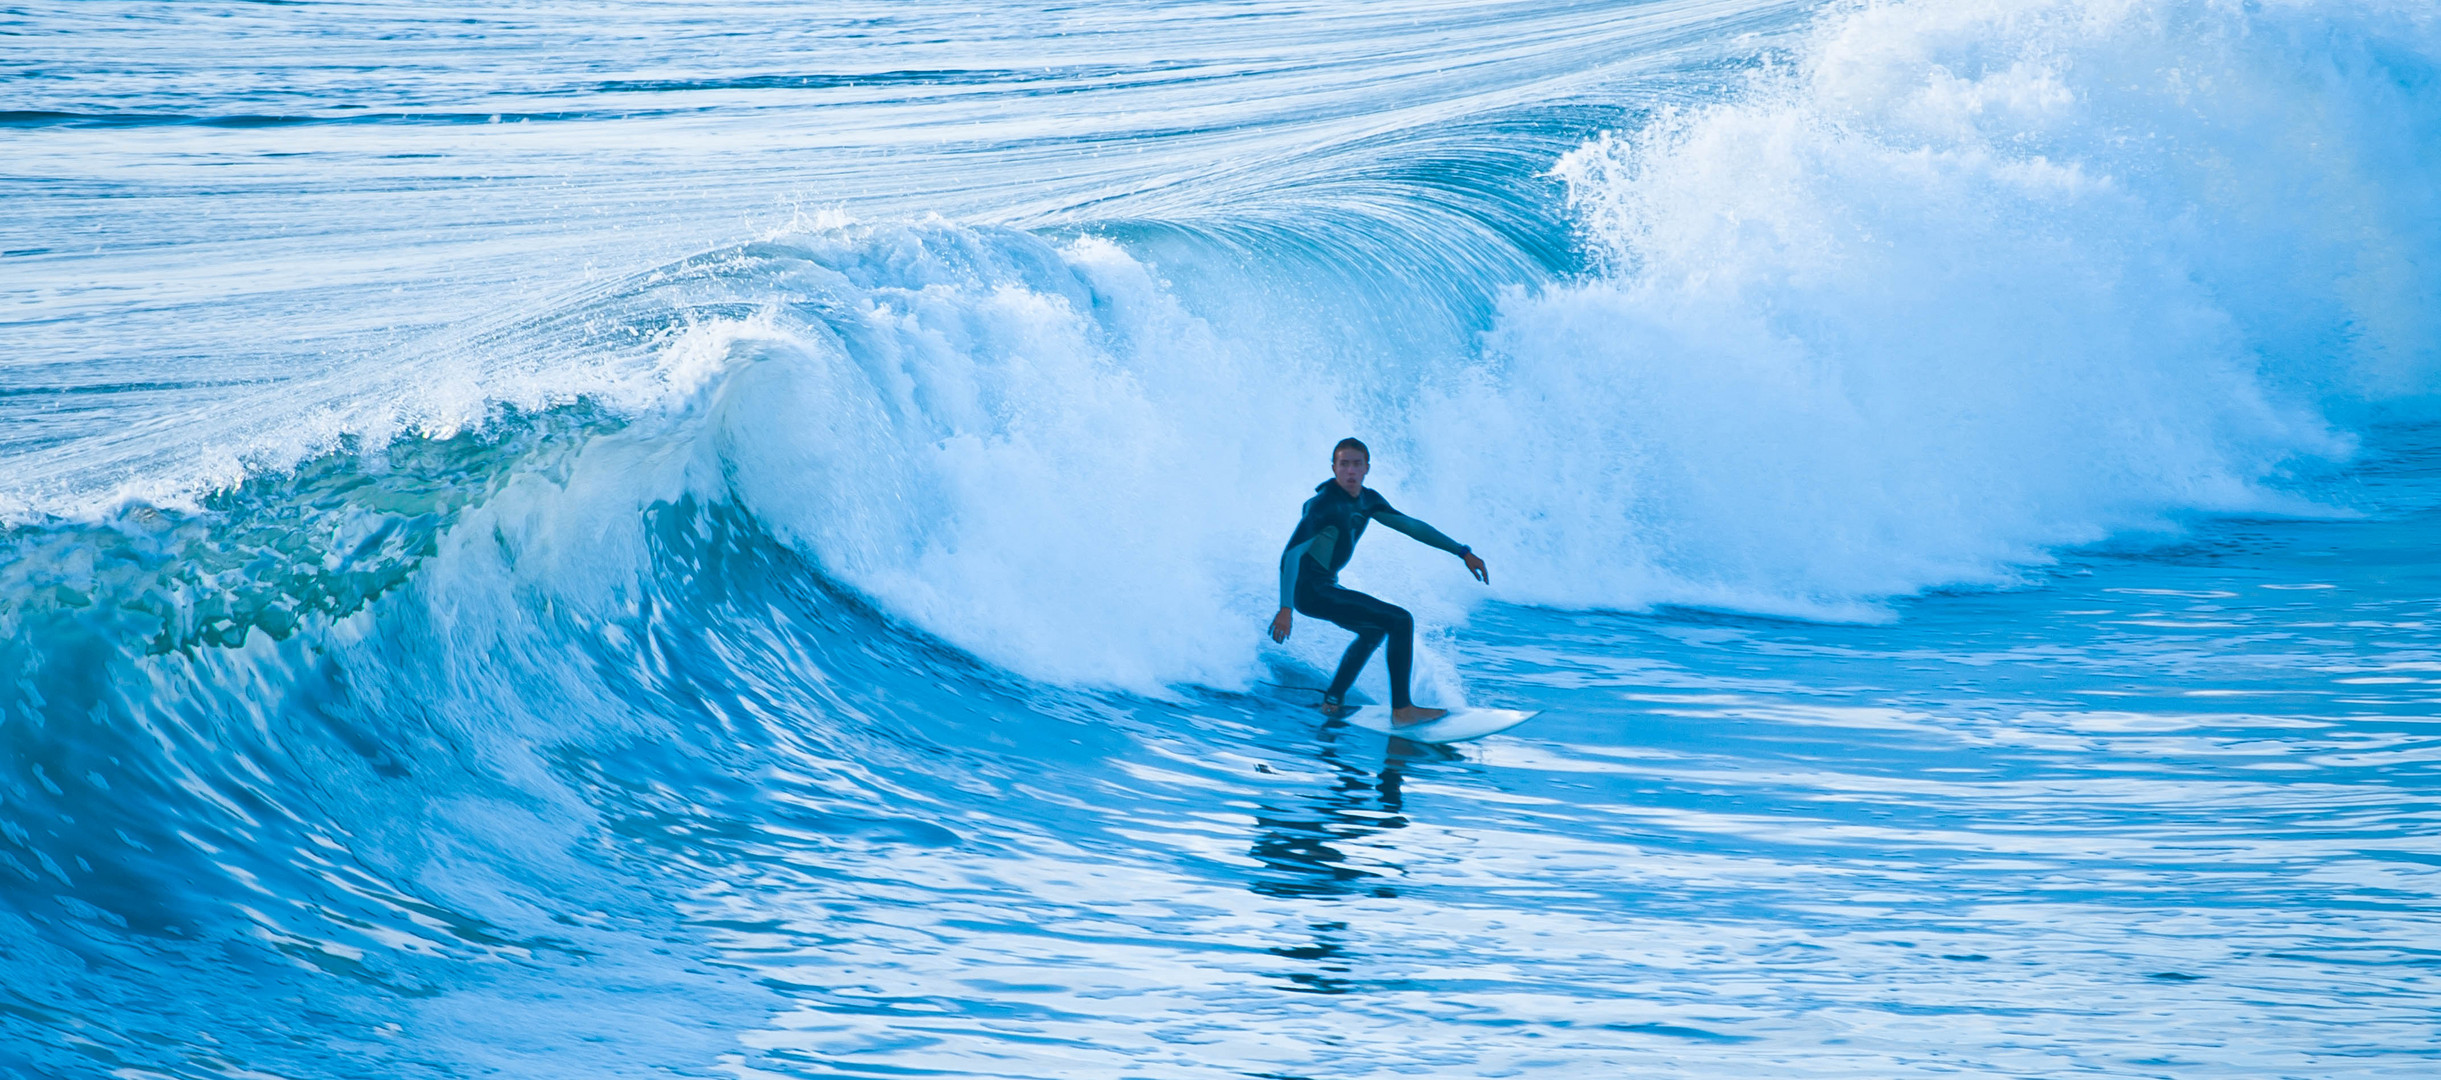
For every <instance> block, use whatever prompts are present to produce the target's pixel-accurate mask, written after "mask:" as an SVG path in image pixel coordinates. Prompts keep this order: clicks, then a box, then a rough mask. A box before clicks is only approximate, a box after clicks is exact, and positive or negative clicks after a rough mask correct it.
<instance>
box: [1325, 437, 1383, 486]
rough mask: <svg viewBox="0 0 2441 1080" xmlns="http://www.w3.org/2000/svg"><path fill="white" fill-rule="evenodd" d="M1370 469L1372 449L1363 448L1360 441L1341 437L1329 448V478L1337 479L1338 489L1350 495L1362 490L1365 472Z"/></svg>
mask: <svg viewBox="0 0 2441 1080" xmlns="http://www.w3.org/2000/svg"><path fill="white" fill-rule="evenodd" d="M1372 471H1373V451H1371V450H1367V449H1365V444H1364V443H1363V442H1362V441H1359V440H1357V439H1355V438H1346V439H1341V440H1339V445H1337V446H1334V447H1332V448H1331V478H1332V479H1334V480H1337V481H1339V488H1340V490H1342V491H1345V492H1347V493H1348V494H1350V495H1354V494H1357V493H1358V492H1361V491H1363V490H1364V489H1365V474H1366V473H1368V472H1372Z"/></svg>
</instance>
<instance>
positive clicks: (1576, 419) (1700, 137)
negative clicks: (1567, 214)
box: [1418, 0, 2441, 614]
mask: <svg viewBox="0 0 2441 1080" xmlns="http://www.w3.org/2000/svg"><path fill="white" fill-rule="evenodd" d="M2435 31H2436V25H2435V16H2434V14H2433V9H2432V8H2431V7H2430V6H2429V5H2423V4H2412V5H2411V4H2403V3H2402V4H2387V3H2357V4H2347V3H2340V4H2318V5H2312V6H2307V5H2302V4H2282V3H2270V4H2254V3H2247V4H2239V3H2234V2H2229V3H2224V2H2213V0H2199V2H2183V0H2169V2H2140V0H1985V2H1980V3H1940V4H1907V5H1872V6H1864V7H1857V8H1852V9H1847V10H1844V11H1842V12H1840V13H1838V14H1836V15H1834V16H1831V17H1829V18H1827V19H1826V20H1825V21H1823V22H1822V23H1821V24H1820V25H1819V26H1818V27H1817V28H1816V29H1815V30H1814V31H1813V32H1812V34H1811V35H1810V37H1809V38H1808V39H1807V40H1806V41H1805V43H1804V44H1803V46H1802V47H1801V49H1800V50H1799V51H1798V52H1797V53H1796V55H1794V56H1793V57H1791V58H1787V59H1786V61H1785V62H1783V63H1779V64H1776V65H1774V66H1772V67H1770V68H1768V69H1766V70H1764V71H1762V72H1760V73H1759V74H1757V75H1756V76H1755V77H1754V78H1753V79H1752V81H1751V84H1750V85H1749V86H1747V87H1746V88H1745V90H1744V92H1742V93H1740V94H1738V95H1736V96H1735V97H1733V98H1732V99H1730V100H1726V101H1723V102H1720V103H1716V104H1713V105H1710V106H1708V107H1701V108H1692V109H1686V110H1681V111H1676V112H1671V113H1667V114H1664V115H1662V116H1661V117H1660V118H1659V119H1658V120H1656V121H1655V122H1654V123H1652V124H1651V125H1650V126H1648V127H1646V128H1645V129H1643V130H1641V131H1637V132H1634V133H1631V134H1626V135H1620V136H1616V137H1610V138H1605V139H1602V140H1600V141H1598V142H1596V143H1594V144H1592V145H1589V146H1586V147H1584V148H1582V149H1580V150H1579V151H1577V152H1575V153H1574V154H1571V155H1570V156H1569V157H1568V158H1567V159H1565V160H1564V161H1562V162H1561V163H1560V165H1559V168H1558V172H1559V174H1560V175H1561V176H1562V177H1564V178H1565V179H1566V181H1567V183H1568V184H1569V186H1570V190H1571V192H1572V198H1573V203H1574V206H1575V208H1576V211H1577V212H1578V213H1579V214H1580V215H1581V217H1582V226H1583V229H1584V233H1585V236H1586V237H1587V239H1588V241H1589V242H1590V244H1591V245H1592V246H1593V247H1594V248H1595V249H1596V250H1597V252H1598V254H1599V256H1600V258H1601V261H1602V263H1603V264H1604V267H1605V273H1604V274H1603V275H1602V276H1601V277H1599V278H1598V279H1596V280H1591V281H1586V282H1583V283H1580V284H1575V285H1571V286H1568V287H1563V288H1555V289H1551V290H1548V291H1544V292H1541V293H1539V294H1534V295H1522V294H1521V295H1516V296H1514V297H1512V298H1511V299H1510V300H1509V302H1507V303H1506V304H1505V305H1504V306H1503V309H1502V311H1501V314H1500V317H1499V320H1498V324H1497V326H1496V327H1495V328H1494V329H1493V330H1492V332H1491V333H1490V334H1489V335H1488V337H1487V339H1486V353H1487V362H1488V366H1487V368H1486V370H1485V372H1484V373H1483V375H1482V376H1481V377H1480V378H1478V379H1476V380H1473V381H1472V382H1470V383H1467V384H1464V385H1461V386H1457V387H1453V388H1449V389H1446V390H1444V391H1443V392H1441V393H1440V394H1438V395H1437V400H1434V401H1433V402H1431V403H1429V404H1428V405H1427V406H1425V407H1423V408H1421V409H1420V410H1419V414H1418V415H1419V418H1420V419H1419V423H1420V424H1421V425H1422V426H1423V427H1425V428H1428V429H1433V430H1439V431H1442V432H1445V433H1446V435H1445V436H1443V437H1438V438H1432V439H1427V440H1422V441H1423V442H1424V443H1425V444H1426V445H1428V446H1431V447H1432V448H1433V449H1434V450H1435V455H1434V459H1433V462H1432V464H1431V466H1430V467H1429V468H1428V469H1427V470H1426V475H1428V476H1432V477H1434V478H1435V480H1436V482H1438V483H1440V484H1444V485H1451V486H1450V487H1447V488H1445V489H1444V490H1445V491H1446V492H1447V493H1449V494H1450V495H1451V496H1452V497H1453V501H1463V502H1465V503H1466V504H1468V505H1469V506H1471V507H1473V508H1474V509H1475V511H1476V512H1477V513H1478V514H1479V515H1481V516H1482V517H1483V518H1485V519H1486V520H1489V521H1493V522H1497V524H1496V526H1495V527H1493V528H1491V529H1489V530H1487V531H1488V532H1489V533H1490V534H1491V535H1494V536H1497V537H1500V538H1501V540H1502V541H1503V542H1504V543H1505V544H1507V545H1510V546H1511V550H1513V551H1514V552H1515V554H1514V555H1513V556H1512V557H1511V561H1512V562H1513V563H1514V564H1515V565H1516V566H1517V567H1518V568H1519V569H1520V570H1523V571H1524V573H1522V574H1518V575H1513V576H1512V579H1511V580H1516V581H1520V583H1521V588H1520V591H1519V592H1517V593H1514V594H1513V595H1519V596H1523V597H1528V598H1531V599H1534V600H1539V601H1544V602H1550V603H1556V604H1564V605H1585V604H1620V605H1638V604H1644V603H1651V602H1656V601H1665V602H1684V603H1694V604H1703V605H1718V606H1727V607H1733V608H1748V609H1762V610H1775V611H1786V612H1794V613H1830V614H1841V613H1848V614H1856V613H1860V611H1859V605H1860V604H1869V603H1870V602H1871V601H1873V600H1875V599H1876V598H1879V597H1883V596H1888V595H1893V594H1904V593H1908V592H1912V591H1915V590H1919V589H1922V588H1925V587H1928V586H1933V585H1938V584H1943V583H1952V582H1992V581H1998V580H2004V579H2005V578H2006V577H2007V576H2008V574H2009V573H2010V568H2011V567H2012V566H2014V565H2018V564H2024V563H2027V562H2030V561H2039V560H2041V559H2042V558H2044V551H2045V549H2046V548H2049V547H2052V546H2055V545H2061V544H2074V543H2079V542H2089V541H2093V540H2096V539H2099V538H2101V537H2103V536H2105V535H2107V534H2109V533H2111V532H2113V531H2115V530H2119V529H2124V528H2129V527H2141V526H2144V525H2146V524H2148V523H2150V522H2154V521H2157V520H2158V519H2159V518H2160V517H2161V516H2162V515H2164V514H2165V513H2171V512H2176V511H2181V510H2205V511H2258V510H2267V509H2288V508H2294V501H2293V500H2291V499H2287V498H2284V497H2282V496H2281V495H2279V494H2275V493H2274V492H2273V491H2272V490H2269V489H2268V488H2267V487H2266V481H2267V480H2269V479H2272V478H2274V477H2275V476H2276V475H2278V473H2279V472H2280V471H2281V470H2282V468H2283V467H2284V466H2286V465H2289V464H2292V463H2294V462H2296V461H2298V460H2299V459H2303V458H2333V457H2338V456H2342V455H2345V454H2346V453H2347V452H2348V450H2349V445H2350V444H2349V440H2348V439H2347V438H2346V437H2345V436H2344V435H2342V434H2340V433H2338V432H2335V431H2334V430H2333V429H2332V427H2330V426H2329V424H2328V423H2327V422H2326V420H2325V416H2326V415H2327V414H2328V411H2329V410H2331V409H2332V408H2334V407H2340V408H2346V407H2349V406H2351V405H2353V404H2355V403H2360V402H2365V401H2379V400H2385V399H2393V398H2399V397H2403V396H2409V395H2415V394H2425V393H2430V392H2431V391H2432V390H2433V388H2434V372H2435V369H2436V365H2435V363H2434V361H2435V354H2436V348H2437V347H2441V333H2436V326H2437V325H2441V324H2437V320H2441V302H2437V301H2441V286H2437V283H2441V260H2437V259H2436V255H2441V213H2436V201H2435V200H2436V196H2435V194H2434V193H2435V191H2436V190H2437V188H2436V184H2435V178H2436V175H2437V172H2436V170H2435V168H2434V165H2435V164H2436V160H2435V159H2436V156H2437V155H2441V110H2437V107H2436V103H2435V101H2434V100H2433V94H2432V89H2433V87H2434V85H2435V80H2434V74H2435V71H2436V64H2435V60H2436V56H2437V55H2441V50H2437V49H2436V45H2435V42H2436V36H2437V35H2436V33H2435Z"/></svg>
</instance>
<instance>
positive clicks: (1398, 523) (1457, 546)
mask: <svg viewBox="0 0 2441 1080" xmlns="http://www.w3.org/2000/svg"><path fill="white" fill-rule="evenodd" d="M1373 520H1375V521H1378V522H1381V523H1382V524H1384V525H1387V526H1389V527H1391V528H1393V529H1397V530H1398V531H1400V532H1403V533H1406V534H1407V535H1409V536H1412V537H1415V538H1416V539H1418V540H1421V541H1423V542H1425V543H1427V544H1430V545H1432V546H1434V547H1437V548H1440V549H1441V550H1443V551H1446V552H1448V553H1450V554H1452V555H1456V556H1458V557H1460V558H1465V557H1466V553H1467V551H1468V548H1467V546H1466V545H1464V544H1461V543H1459V542H1457V541H1455V540H1452V539H1450V538H1449V537H1447V536H1444V535H1442V534H1441V530H1439V529H1436V528H1433V527H1432V526H1430V525H1426V524H1424V523H1423V522H1421V521H1417V520H1416V519H1414V518H1411V517H1408V516H1407V515H1405V514H1402V513H1399V512H1398V511H1396V510H1392V509H1389V508H1388V507H1386V506H1385V507H1384V508H1383V509H1382V511H1381V512H1380V513H1377V514H1374V515H1373Z"/></svg>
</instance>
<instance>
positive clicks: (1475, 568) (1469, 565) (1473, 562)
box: [1465, 551, 1492, 585]
mask: <svg viewBox="0 0 2441 1080" xmlns="http://www.w3.org/2000/svg"><path fill="white" fill-rule="evenodd" d="M1465 559H1466V569H1467V570H1468V572H1470V573H1472V574H1474V575H1475V580H1477V581H1480V582H1482V583H1484V584H1486V585H1489V584H1491V583H1492V572H1491V571H1490V570H1486V569H1484V568H1483V560H1482V559H1480V558H1477V557H1476V555H1475V553H1474V552H1471V551H1470V552H1467V553H1466V555H1465Z"/></svg>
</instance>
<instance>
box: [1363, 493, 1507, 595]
mask: <svg viewBox="0 0 2441 1080" xmlns="http://www.w3.org/2000/svg"><path fill="white" fill-rule="evenodd" d="M1373 520H1375V521H1378V522H1381V523H1382V524H1384V525H1387V526H1389V527H1390V528H1393V529H1396V530H1398V531H1400V532H1403V533H1406V534H1407V535H1409V536H1412V537H1415V538H1416V539H1417V540H1419V541H1422V542H1424V543H1426V544H1430V545H1432V546H1433V547H1437V548H1440V549H1441V550H1443V551H1446V552H1448V553H1450V554H1452V555H1455V556H1457V557H1458V558H1460V559H1463V560H1465V561H1466V569H1467V570H1468V571H1469V572H1470V573H1473V574H1474V575H1475V580H1477V581H1480V582H1483V583H1484V584H1486V585H1489V584H1491V581H1492V572H1491V571H1490V570H1487V569H1485V568H1484V565H1483V560H1482V559H1479V558H1476V557H1475V549H1473V548H1470V547H1468V546H1466V545H1464V544H1461V543H1459V542H1457V541H1455V540H1452V539H1450V538H1449V536H1448V535H1447V534H1445V533H1443V532H1442V531H1441V530H1439V529H1436V528H1433V527H1432V526H1430V525H1426V524H1424V523H1423V522H1421V521H1418V520H1416V519H1414V518H1411V517H1408V516H1407V515H1405V514H1402V513H1399V512H1398V511H1396V510H1389V509H1385V510H1383V511H1382V512H1380V513H1376V514H1374V515H1373Z"/></svg>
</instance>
